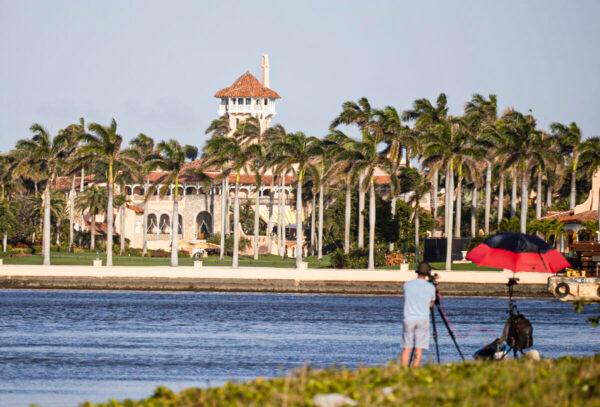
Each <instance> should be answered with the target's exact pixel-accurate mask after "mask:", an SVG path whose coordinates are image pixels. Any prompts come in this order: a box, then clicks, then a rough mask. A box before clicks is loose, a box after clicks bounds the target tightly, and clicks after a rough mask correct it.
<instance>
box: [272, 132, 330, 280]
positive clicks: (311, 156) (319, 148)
mask: <svg viewBox="0 0 600 407" xmlns="http://www.w3.org/2000/svg"><path fill="white" fill-rule="evenodd" d="M273 149H274V150H275V151H276V153H277V157H276V159H275V161H274V164H276V165H277V166H278V167H280V168H290V167H291V168H294V171H295V173H296V267H297V268H301V266H302V251H303V250H302V248H303V243H304V239H303V233H302V232H303V225H302V184H303V182H304V176H305V174H306V173H307V172H310V173H311V176H312V177H313V179H318V178H319V171H318V169H317V166H316V158H317V157H320V156H321V155H322V154H323V152H324V151H323V145H322V143H321V142H320V141H319V139H317V138H316V137H307V136H306V135H305V134H304V133H302V132H297V133H291V134H289V135H288V136H287V137H286V138H285V140H284V141H283V142H280V143H278V144H276V145H274V146H273Z"/></svg>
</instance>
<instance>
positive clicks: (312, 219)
mask: <svg viewBox="0 0 600 407" xmlns="http://www.w3.org/2000/svg"><path fill="white" fill-rule="evenodd" d="M316 209H317V197H316V194H314V193H313V196H312V204H311V207H310V254H311V256H314V255H315V246H316V244H315V243H316V241H315V237H316V236H315V229H316V228H315V226H316V225H315V223H316V221H317V212H315V210H316Z"/></svg>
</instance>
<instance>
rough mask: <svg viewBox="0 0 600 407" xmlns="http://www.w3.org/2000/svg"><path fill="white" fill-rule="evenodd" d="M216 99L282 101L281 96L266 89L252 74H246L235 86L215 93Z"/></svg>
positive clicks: (238, 79)
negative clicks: (247, 98) (252, 98)
mask: <svg viewBox="0 0 600 407" xmlns="http://www.w3.org/2000/svg"><path fill="white" fill-rule="evenodd" d="M215 97H216V98H224V97H260V98H272V99H280V98H281V96H279V94H278V93H277V92H275V91H274V90H272V89H269V88H267V87H264V86H263V85H262V84H261V83H260V82H259V81H258V79H256V78H255V77H254V75H252V74H251V73H250V72H246V73H245V74H243V75H242V76H240V77H239V78H237V80H236V81H235V82H233V85H231V86H229V87H227V88H224V89H221V90H220V91H218V92H217V93H215Z"/></svg>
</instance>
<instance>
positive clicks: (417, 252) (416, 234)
mask: <svg viewBox="0 0 600 407" xmlns="http://www.w3.org/2000/svg"><path fill="white" fill-rule="evenodd" d="M419 210H420V208H419V204H418V203H417V205H415V263H417V264H418V263H419V251H420V249H419V240H420V239H419V227H420V219H419Z"/></svg>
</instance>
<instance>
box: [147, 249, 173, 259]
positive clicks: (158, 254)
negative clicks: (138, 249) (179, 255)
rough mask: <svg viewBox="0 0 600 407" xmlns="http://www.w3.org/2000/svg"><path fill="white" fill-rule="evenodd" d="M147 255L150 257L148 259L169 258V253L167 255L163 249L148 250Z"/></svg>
mask: <svg viewBox="0 0 600 407" xmlns="http://www.w3.org/2000/svg"><path fill="white" fill-rule="evenodd" d="M148 254H149V255H150V257H160V258H164V257H171V253H169V252H168V251H166V250H163V249H158V250H149V251H148Z"/></svg>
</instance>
